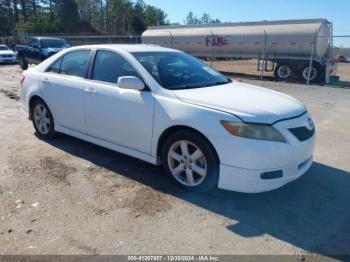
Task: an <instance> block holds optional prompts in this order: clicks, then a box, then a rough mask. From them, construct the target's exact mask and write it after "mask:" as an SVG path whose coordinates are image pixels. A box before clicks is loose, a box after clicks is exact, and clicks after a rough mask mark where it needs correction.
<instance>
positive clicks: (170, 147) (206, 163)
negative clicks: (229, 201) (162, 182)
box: [162, 131, 219, 192]
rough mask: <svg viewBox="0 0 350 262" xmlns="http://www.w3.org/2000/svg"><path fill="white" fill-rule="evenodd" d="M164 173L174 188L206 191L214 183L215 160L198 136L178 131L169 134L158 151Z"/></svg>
mask: <svg viewBox="0 0 350 262" xmlns="http://www.w3.org/2000/svg"><path fill="white" fill-rule="evenodd" d="M162 162H163V167H164V170H165V172H166V173H167V174H168V176H169V177H170V178H171V180H172V181H174V182H175V183H176V184H177V185H178V186H180V187H181V188H183V189H185V190H189V191H199V192H206V191H209V190H210V189H212V188H214V187H216V186H217V184H218V179H219V161H218V159H217V157H216V154H215V152H214V149H213V148H212V146H211V145H209V144H208V141H206V140H205V139H204V138H203V137H202V136H200V135H198V134H196V133H192V132H188V131H180V132H177V133H175V134H173V135H171V136H170V137H169V138H168V139H167V141H166V142H165V144H164V147H163V150H162Z"/></svg>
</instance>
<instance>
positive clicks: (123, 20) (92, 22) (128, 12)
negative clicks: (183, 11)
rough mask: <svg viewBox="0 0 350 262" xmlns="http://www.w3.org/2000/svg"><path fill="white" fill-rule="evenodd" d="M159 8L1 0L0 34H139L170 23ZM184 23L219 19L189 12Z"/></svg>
mask: <svg viewBox="0 0 350 262" xmlns="http://www.w3.org/2000/svg"><path fill="white" fill-rule="evenodd" d="M166 18H167V14H166V13H165V12H164V11H163V10H162V9H160V8H158V7H155V6H152V5H148V4H146V3H145V2H144V1H143V0H136V1H131V0H0V36H1V35H2V36H9V35H16V33H17V32H18V31H27V32H30V34H54V33H58V34H62V33H72V34H114V35H139V34H141V33H142V32H143V31H144V30H145V29H146V28H147V27H149V26H155V25H166V24H171V22H170V21H169V20H167V19H166ZM184 23H186V24H200V23H220V20H218V19H212V18H211V17H210V15H209V14H203V16H201V17H199V18H197V16H196V15H194V14H193V12H189V14H188V15H187V17H186V19H185V20H184Z"/></svg>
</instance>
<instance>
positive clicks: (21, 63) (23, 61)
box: [18, 56, 28, 70]
mask: <svg viewBox="0 0 350 262" xmlns="http://www.w3.org/2000/svg"><path fill="white" fill-rule="evenodd" d="M18 63H19V66H20V67H21V68H22V69H23V70H27V69H28V61H27V60H26V58H25V57H24V56H20V57H19V58H18Z"/></svg>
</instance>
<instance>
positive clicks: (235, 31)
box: [142, 19, 337, 83]
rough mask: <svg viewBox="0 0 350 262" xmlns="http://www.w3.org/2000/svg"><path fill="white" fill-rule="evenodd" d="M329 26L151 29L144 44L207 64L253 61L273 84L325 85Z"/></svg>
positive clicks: (330, 70) (290, 23)
mask: <svg viewBox="0 0 350 262" xmlns="http://www.w3.org/2000/svg"><path fill="white" fill-rule="evenodd" d="M332 28H333V27H332V23H331V22H329V21H327V20H326V19H303V20H285V21H263V22H241V23H223V24H210V25H203V24H200V25H176V26H155V27H150V28H148V30H146V31H145V32H144V33H143V34H142V43H144V44H152V45H159V46H163V47H170V48H174V49H178V50H182V51H184V52H187V53H190V54H192V55H194V56H196V57H199V58H203V59H206V60H208V59H209V60H210V59H211V60H213V59H214V60H215V59H225V60H228V59H237V58H238V59H256V60H257V70H258V71H267V72H272V71H273V72H274V77H275V79H276V80H290V79H295V78H297V79H299V80H301V81H305V82H313V83H320V82H326V83H328V82H329V80H330V76H331V75H333V74H335V73H336V66H337V65H336V64H335V63H334V62H333V61H331V56H332V51H333V36H332V34H333V29H332Z"/></svg>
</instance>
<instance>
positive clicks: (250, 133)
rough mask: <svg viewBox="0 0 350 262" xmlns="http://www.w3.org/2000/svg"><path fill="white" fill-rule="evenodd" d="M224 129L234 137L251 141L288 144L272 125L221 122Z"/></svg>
mask: <svg viewBox="0 0 350 262" xmlns="http://www.w3.org/2000/svg"><path fill="white" fill-rule="evenodd" d="M220 123H221V124H222V125H223V126H224V128H225V129H226V130H227V131H228V132H229V133H230V134H232V135H234V136H239V137H245V138H250V139H259V140H269V141H277V142H284V143H285V142H286V140H285V139H284V137H283V135H282V134H281V133H280V132H278V131H277V130H276V129H275V128H274V127H273V126H271V125H264V124H245V123H234V122H228V121H220Z"/></svg>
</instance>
